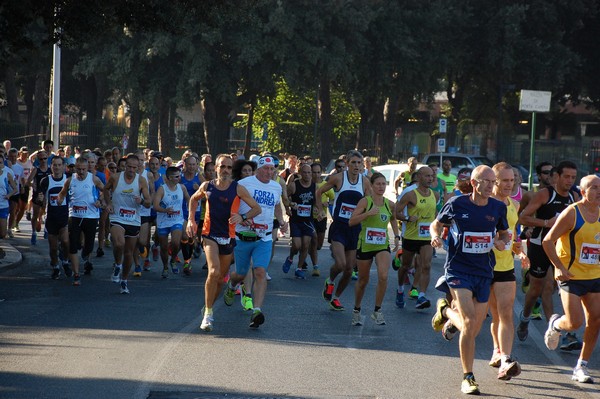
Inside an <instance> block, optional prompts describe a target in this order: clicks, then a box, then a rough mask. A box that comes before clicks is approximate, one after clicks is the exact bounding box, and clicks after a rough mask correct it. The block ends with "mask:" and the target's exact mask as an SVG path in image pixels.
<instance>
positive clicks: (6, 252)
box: [0, 241, 23, 271]
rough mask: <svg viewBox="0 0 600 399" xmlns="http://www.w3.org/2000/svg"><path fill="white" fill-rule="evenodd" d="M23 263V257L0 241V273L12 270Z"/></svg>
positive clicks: (13, 248)
mask: <svg viewBox="0 0 600 399" xmlns="http://www.w3.org/2000/svg"><path fill="white" fill-rule="evenodd" d="M22 261H23V255H22V254H21V252H19V251H18V250H17V249H16V248H15V247H13V246H12V245H10V244H8V243H7V242H1V241H0V271H6V270H10V269H14V268H16V267H17V266H19V265H20V264H21V262H22Z"/></svg>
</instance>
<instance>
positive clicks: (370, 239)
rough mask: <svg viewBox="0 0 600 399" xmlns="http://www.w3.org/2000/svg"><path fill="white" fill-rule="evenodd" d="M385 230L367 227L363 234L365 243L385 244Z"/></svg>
mask: <svg viewBox="0 0 600 399" xmlns="http://www.w3.org/2000/svg"><path fill="white" fill-rule="evenodd" d="M386 238H387V231H386V230H385V229H378V228H375V227H367V231H366V234H365V243H367V244H373V245H385V242H386Z"/></svg>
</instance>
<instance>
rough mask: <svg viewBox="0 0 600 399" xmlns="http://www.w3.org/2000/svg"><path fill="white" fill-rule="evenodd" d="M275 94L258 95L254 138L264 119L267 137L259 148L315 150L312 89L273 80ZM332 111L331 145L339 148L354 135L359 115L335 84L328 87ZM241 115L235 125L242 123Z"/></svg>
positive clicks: (302, 151)
mask: <svg viewBox="0 0 600 399" xmlns="http://www.w3.org/2000/svg"><path fill="white" fill-rule="evenodd" d="M275 87H276V94H275V95H274V96H272V97H261V98H260V99H259V100H258V102H257V105H256V107H255V111H254V127H253V130H252V131H253V133H254V138H255V139H258V140H262V136H263V129H264V124H265V123H266V126H267V131H268V138H267V140H266V142H264V143H263V146H262V149H263V150H266V151H274V152H275V151H280V150H282V151H288V152H295V153H298V154H312V153H313V152H315V151H314V150H315V147H314V146H315V142H316V143H317V145H318V144H319V139H318V138H317V139H316V140H315V137H314V134H315V107H316V101H315V100H316V99H315V95H316V91H315V90H312V91H310V90H309V91H305V90H300V89H299V88H295V89H294V88H290V87H289V86H288V85H287V84H286V82H285V81H283V80H280V81H278V82H277V83H276V85H275ZM332 107H333V109H332V114H333V121H334V129H333V133H334V137H335V139H336V141H335V143H334V148H336V149H337V148H339V149H340V151H342V150H343V149H344V148H346V144H347V143H348V142H351V141H352V140H353V138H354V136H355V135H356V129H357V127H358V123H359V122H360V116H359V115H358V113H357V112H356V110H355V109H354V108H353V106H352V105H351V104H350V103H349V102H348V101H347V100H346V95H345V93H344V92H342V91H341V90H340V89H339V88H336V89H334V90H333V91H332ZM246 124H247V117H244V118H243V120H242V121H241V122H239V123H238V124H237V125H236V127H244V128H245V127H246Z"/></svg>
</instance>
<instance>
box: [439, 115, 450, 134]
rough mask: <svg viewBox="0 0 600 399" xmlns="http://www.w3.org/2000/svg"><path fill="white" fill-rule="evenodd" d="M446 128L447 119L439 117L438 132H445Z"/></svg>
mask: <svg viewBox="0 0 600 399" xmlns="http://www.w3.org/2000/svg"><path fill="white" fill-rule="evenodd" d="M447 129H448V119H445V118H441V119H440V133H446V130H447Z"/></svg>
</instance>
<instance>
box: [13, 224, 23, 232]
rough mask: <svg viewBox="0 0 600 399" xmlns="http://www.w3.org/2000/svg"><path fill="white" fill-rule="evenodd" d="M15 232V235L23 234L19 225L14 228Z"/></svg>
mask: <svg viewBox="0 0 600 399" xmlns="http://www.w3.org/2000/svg"><path fill="white" fill-rule="evenodd" d="M13 230H14V232H15V233H20V232H21V229H20V228H19V226H18V225H17V226H15V227H13Z"/></svg>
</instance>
